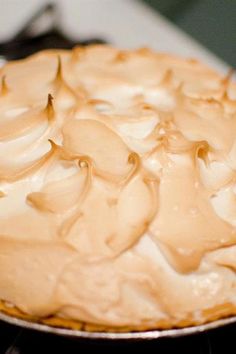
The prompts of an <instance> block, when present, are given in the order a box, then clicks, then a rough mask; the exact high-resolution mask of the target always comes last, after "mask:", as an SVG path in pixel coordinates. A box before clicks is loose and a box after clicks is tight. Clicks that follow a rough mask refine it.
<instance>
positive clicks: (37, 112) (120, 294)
mask: <svg viewBox="0 0 236 354" xmlns="http://www.w3.org/2000/svg"><path fill="white" fill-rule="evenodd" d="M231 75H232V73H229V74H228V75H226V76H225V77H221V76H220V75H219V74H217V73H216V72H214V71H212V70H211V69H209V68H208V67H206V66H204V65H203V64H201V63H199V62H198V61H196V60H194V59H182V58H178V57H175V56H171V55H168V54H160V53H155V52H152V51H151V50H149V49H145V48H142V49H139V50H136V51H121V50H118V49H115V48H112V47H109V46H89V47H86V48H81V47H76V48H74V49H73V50H72V51H61V50H50V51H42V52H39V53H37V54H35V55H33V56H31V57H29V58H26V59H24V60H21V61H16V62H9V63H8V64H6V65H5V66H4V67H3V68H2V69H1V70H0V300H1V301H0V311H3V312H5V313H8V314H10V315H12V316H16V317H22V318H26V319H29V320H32V321H40V322H43V323H48V324H50V325H55V326H62V327H63V326H64V327H69V328H74V329H81V328H82V329H85V330H107V331H109V330H117V331H122V330H143V329H145V330H146V329H153V328H161V329H163V328H171V327H178V326H179V327H184V326H188V325H197V324H202V323H204V322H207V321H213V320H215V319H218V318H221V317H225V316H230V315H234V314H236V276H235V271H236V184H235V183H236V182H235V181H236V179H235V178H236V85H235V84H234V83H233V82H232V81H231Z"/></svg>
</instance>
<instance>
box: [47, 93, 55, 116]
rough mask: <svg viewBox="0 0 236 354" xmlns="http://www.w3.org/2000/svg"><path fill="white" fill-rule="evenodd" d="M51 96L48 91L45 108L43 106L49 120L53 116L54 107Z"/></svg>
mask: <svg viewBox="0 0 236 354" xmlns="http://www.w3.org/2000/svg"><path fill="white" fill-rule="evenodd" d="M53 100H54V98H53V96H52V95H51V94H50V93H49V94H48V101H47V105H46V108H45V111H46V113H47V117H48V120H49V121H51V120H53V119H54V118H55V110H54V107H53Z"/></svg>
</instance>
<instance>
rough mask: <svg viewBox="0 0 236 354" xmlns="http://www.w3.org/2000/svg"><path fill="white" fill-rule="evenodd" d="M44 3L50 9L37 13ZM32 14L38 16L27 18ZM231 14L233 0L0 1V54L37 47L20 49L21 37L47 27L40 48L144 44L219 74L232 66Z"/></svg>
mask: <svg viewBox="0 0 236 354" xmlns="http://www.w3.org/2000/svg"><path fill="white" fill-rule="evenodd" d="M48 4H52V6H53V11H51V12H50V11H48V12H47V14H46V16H42V13H41V15H40V16H39V14H40V9H41V10H42V8H44V6H46V5H48ZM41 12H42V11H41ZM33 14H36V15H37V16H38V17H40V20H37V21H36V20H35V18H33V19H32V18H31V17H32V15H33ZM37 16H36V17H37ZM235 18H236V0H52V1H50V0H0V43H1V44H0V57H2V59H3V60H4V58H6V57H7V59H13V58H14V57H15V56H16V55H18V56H24V55H27V54H29V53H28V49H27V45H29V44H30V45H31V46H32V48H33V49H31V50H32V51H33V50H37V49H40V45H41V44H40V43H39V41H38V42H37V43H36V45H35V41H34V43H32V41H28V42H27V41H26V42H27V43H24V45H23V47H22V43H21V41H22V39H24V36H26V37H27V36H28V37H29V36H35V35H36V36H38V35H39V34H40V35H41V34H43V33H45V32H47V31H49V32H50V31H51V30H53V31H54V33H53V35H52V34H51V37H50V36H49V37H50V38H49V37H47V38H46V40H45V37H44V42H43V43H44V44H43V45H44V46H45V45H46V47H47V46H51V47H52V46H55V47H60V44H61V45H62V46H64V47H66V46H67V47H70V46H71V45H72V44H74V43H76V42H79V41H92V42H94V41H95V42H99V41H105V42H108V43H110V44H114V45H117V46H119V47H124V48H125V47H128V48H134V47H139V46H149V47H152V48H153V49H155V50H159V51H167V52H172V53H176V54H179V55H183V56H187V57H197V58H199V59H201V60H203V61H204V62H206V63H208V64H210V65H211V66H214V67H215V68H216V69H218V70H220V71H222V72H223V71H224V72H225V71H226V70H227V67H228V66H233V67H235V66H236V21H235ZM32 20H34V21H33V22H34V24H33V26H32ZM27 26H28V27H27ZM55 28H56V29H57V30H58V29H59V30H60V35H61V34H62V32H63V35H65V36H66V37H67V39H69V40H70V45H69V43H67V45H66V42H65V41H64V42H63V41H62V39H60V38H59V37H60V36H59V37H58V33H56V34H55ZM29 29H30V30H29ZM28 39H29V38H28ZM64 39H65V38H64ZM40 40H41V38H40ZM60 40H61V42H60ZM9 41H10V42H9ZM7 42H8V43H7ZM19 42H20V45H21V46H20V47H19V46H18V44H19ZM29 42H30V43H29ZM62 42H63V43H62ZM9 43H10V44H9ZM45 43H46V44H45ZM6 44H8V45H7V46H6Z"/></svg>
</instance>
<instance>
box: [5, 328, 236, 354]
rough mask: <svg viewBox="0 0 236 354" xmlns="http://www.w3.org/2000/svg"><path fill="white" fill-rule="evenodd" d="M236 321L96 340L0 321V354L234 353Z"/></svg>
mask: <svg viewBox="0 0 236 354" xmlns="http://www.w3.org/2000/svg"><path fill="white" fill-rule="evenodd" d="M235 336H236V325H235V324H234V325H228V326H225V327H222V328H218V329H215V330H211V331H208V332H204V333H201V334H198V335H189V336H185V337H179V338H163V339H156V340H146V341H135V342H125V341H119V342H118V341H97V340H85V339H83V340H81V339H80V340H78V339H68V338H65V337H62V336H57V335H52V334H47V333H40V332H37V331H31V330H26V329H21V328H19V327H15V326H13V325H9V324H5V323H3V322H0V354H42V353H48V352H50V351H52V352H53V353H66V354H73V353H86V352H90V351H91V352H92V353H95V351H98V352H102V353H104V352H105V353H106V352H107V353H108V352H109V353H111V352H112V353H121V352H122V351H125V350H130V351H131V352H132V351H134V352H135V351H136V350H138V352H141V353H146V352H149V353H154V352H155V353H157V354H166V353H171V354H173V353H179V354H223V353H224V354H225V353H226V354H230V353H235V351H236V350H235Z"/></svg>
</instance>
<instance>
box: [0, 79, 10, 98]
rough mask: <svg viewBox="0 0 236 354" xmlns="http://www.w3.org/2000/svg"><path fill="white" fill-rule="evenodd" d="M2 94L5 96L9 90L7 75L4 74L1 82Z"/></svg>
mask: <svg viewBox="0 0 236 354" xmlns="http://www.w3.org/2000/svg"><path fill="white" fill-rule="evenodd" d="M0 92H1V96H5V95H6V94H7V93H8V92H9V88H8V86H7V83H6V75H3V77H2V82H1V91H0Z"/></svg>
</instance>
